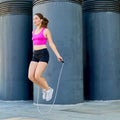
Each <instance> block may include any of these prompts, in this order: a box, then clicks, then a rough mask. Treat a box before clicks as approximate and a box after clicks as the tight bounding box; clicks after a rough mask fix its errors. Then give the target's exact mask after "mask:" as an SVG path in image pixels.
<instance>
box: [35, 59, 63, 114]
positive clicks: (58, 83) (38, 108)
mask: <svg viewBox="0 0 120 120" xmlns="http://www.w3.org/2000/svg"><path fill="white" fill-rule="evenodd" d="M61 62H62V66H61V69H60V72H59V76H58V82H57V87H56V92H55V97H54V99H53V103H52V104H51V106H50V109H49V110H48V111H47V112H45V113H42V112H41V111H40V105H39V102H38V101H39V90H40V88H39V86H38V94H37V110H38V112H39V113H40V114H48V113H50V112H51V111H52V109H53V107H54V104H55V102H56V98H57V94H58V89H59V85H60V79H61V76H62V71H63V67H64V61H61Z"/></svg>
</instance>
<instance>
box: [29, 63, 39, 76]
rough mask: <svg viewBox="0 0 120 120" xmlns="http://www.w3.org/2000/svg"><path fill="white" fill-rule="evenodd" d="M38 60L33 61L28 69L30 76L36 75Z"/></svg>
mask: <svg viewBox="0 0 120 120" xmlns="http://www.w3.org/2000/svg"><path fill="white" fill-rule="evenodd" d="M37 65H38V62H34V61H31V62H30V65H29V70H28V77H35V71H36V68H37Z"/></svg>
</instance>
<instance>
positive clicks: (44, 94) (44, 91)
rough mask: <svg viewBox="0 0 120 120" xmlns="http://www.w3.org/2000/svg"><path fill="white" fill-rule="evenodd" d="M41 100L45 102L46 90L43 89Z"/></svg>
mask: <svg viewBox="0 0 120 120" xmlns="http://www.w3.org/2000/svg"><path fill="white" fill-rule="evenodd" d="M42 94H43V95H42V98H43V100H45V98H46V90H45V89H42Z"/></svg>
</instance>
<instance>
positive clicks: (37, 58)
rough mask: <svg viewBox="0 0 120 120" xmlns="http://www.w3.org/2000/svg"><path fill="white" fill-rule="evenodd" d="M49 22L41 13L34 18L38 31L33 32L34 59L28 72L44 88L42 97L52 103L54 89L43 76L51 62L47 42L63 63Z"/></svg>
mask: <svg viewBox="0 0 120 120" xmlns="http://www.w3.org/2000/svg"><path fill="white" fill-rule="evenodd" d="M48 22H49V21H48V19H47V18H45V17H43V15H42V14H41V13H36V14H35V15H34V17H33V23H34V25H35V26H36V29H35V30H33V32H32V40H33V57H32V61H31V62H30V65H29V71H28V78H29V79H30V80H31V81H32V82H33V83H35V84H37V85H39V87H40V88H42V91H43V92H42V93H43V95H42V97H43V99H44V100H46V101H50V100H51V99H52V95H53V88H51V87H50V86H49V85H48V83H47V81H46V79H45V78H44V77H43V76H42V73H43V72H44V70H45V69H46V67H47V64H48V61H49V52H48V50H47V46H46V43H47V41H48V43H49V46H50V47H51V49H52V50H53V52H54V53H55V55H56V57H57V59H58V60H59V61H63V59H62V57H61V56H60V54H59V52H58V50H57V48H56V46H55V44H54V42H53V40H52V35H51V32H50V30H49V29H48V28H47V25H48Z"/></svg>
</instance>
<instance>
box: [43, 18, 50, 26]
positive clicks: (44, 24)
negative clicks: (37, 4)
mask: <svg viewBox="0 0 120 120" xmlns="http://www.w3.org/2000/svg"><path fill="white" fill-rule="evenodd" d="M48 23H49V21H48V19H47V18H45V17H43V21H42V27H45V28H47V25H48Z"/></svg>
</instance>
